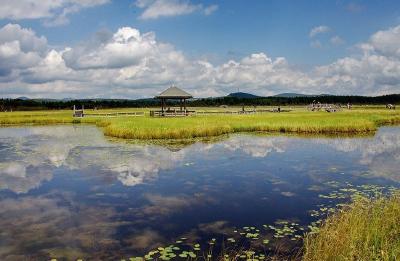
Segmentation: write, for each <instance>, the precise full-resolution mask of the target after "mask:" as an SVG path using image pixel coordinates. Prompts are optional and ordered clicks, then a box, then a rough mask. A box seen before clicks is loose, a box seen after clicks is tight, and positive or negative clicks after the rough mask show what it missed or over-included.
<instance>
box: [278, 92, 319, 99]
mask: <svg viewBox="0 0 400 261" xmlns="http://www.w3.org/2000/svg"><path fill="white" fill-rule="evenodd" d="M312 96H318V95H309V94H302V93H293V92H285V93H280V94H277V95H274V96H272V97H282V98H294V97H312Z"/></svg>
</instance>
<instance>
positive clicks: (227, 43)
mask: <svg viewBox="0 0 400 261" xmlns="http://www.w3.org/2000/svg"><path fill="white" fill-rule="evenodd" d="M171 85H176V86H178V87H180V88H182V89H184V90H186V91H188V92H190V93H192V94H193V95H194V96H195V97H210V96H223V95H227V94H229V93H231V92H237V91H241V92H249V93H253V94H256V95H265V96H267V95H274V94H279V93H284V92H295V93H304V94H321V93H324V94H326V93H328V94H337V95H382V94H391V93H400V1H398V0H397V1H396V0H394V1H389V0H380V1H378V0H373V1H372V0H371V1H352V0H348V1H346V0H320V1H309V0H291V1H289V0H220V1H217V0H203V1H201V0H41V1H37V0H0V97H3V98H5V97H9V98H15V97H21V96H26V97H29V98H129V99H135V98H144V97H153V96H155V95H156V94H158V93H159V92H161V91H162V90H164V89H166V88H168V87H169V86H171Z"/></svg>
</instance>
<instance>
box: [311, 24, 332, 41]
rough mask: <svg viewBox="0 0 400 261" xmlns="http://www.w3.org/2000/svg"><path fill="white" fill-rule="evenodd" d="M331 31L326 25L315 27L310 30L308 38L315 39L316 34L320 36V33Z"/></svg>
mask: <svg viewBox="0 0 400 261" xmlns="http://www.w3.org/2000/svg"><path fill="white" fill-rule="evenodd" d="M330 30H331V29H330V28H329V27H328V26H326V25H320V26H316V27H314V28H312V29H311V31H310V33H309V36H310V37H311V38H313V37H315V36H316V35H318V34H322V33H326V32H329V31H330Z"/></svg>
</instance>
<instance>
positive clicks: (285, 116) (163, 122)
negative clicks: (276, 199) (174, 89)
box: [104, 110, 400, 139]
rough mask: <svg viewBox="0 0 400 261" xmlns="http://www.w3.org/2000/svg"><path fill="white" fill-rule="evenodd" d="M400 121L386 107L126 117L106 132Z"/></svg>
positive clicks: (293, 129) (166, 133) (349, 129)
mask: <svg viewBox="0 0 400 261" xmlns="http://www.w3.org/2000/svg"><path fill="white" fill-rule="evenodd" d="M397 123H400V114H399V113H396V112H395V113H393V112H388V111H383V110H368V112H364V111H351V112H340V113H326V112H304V111H294V112H290V113H263V114H253V115H207V116H192V117H186V118H129V119H128V118H125V119H122V118H121V119H115V120H111V121H109V124H108V125H107V126H106V127H105V128H104V133H105V135H108V136H113V137H119V138H131V139H187V138H196V137H207V136H217V135H221V134H227V133H235V132H257V131H269V132H285V133H305V134H307V133H309V134H330V133H360V134H361V133H368V132H373V131H375V130H376V129H377V128H378V127H379V126H380V125H384V124H397Z"/></svg>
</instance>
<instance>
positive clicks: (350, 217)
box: [303, 193, 400, 261]
mask: <svg viewBox="0 0 400 261" xmlns="http://www.w3.org/2000/svg"><path fill="white" fill-rule="evenodd" d="M399 235H400V195H399V194H398V193H395V194H394V195H392V196H391V197H389V198H387V197H384V196H382V197H379V198H369V197H365V196H357V197H356V198H355V199H354V202H353V203H352V204H350V205H347V206H345V207H343V208H342V209H341V210H340V211H339V212H336V213H335V214H333V215H331V216H329V217H328V218H327V219H326V220H325V221H324V222H323V225H322V226H321V227H319V231H318V233H313V234H311V233H309V234H308V235H307V236H306V237H305V239H304V257H303V260H305V261H312V260H318V261H319V260H396V259H397V258H398V257H399V256H400V236H399Z"/></svg>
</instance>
